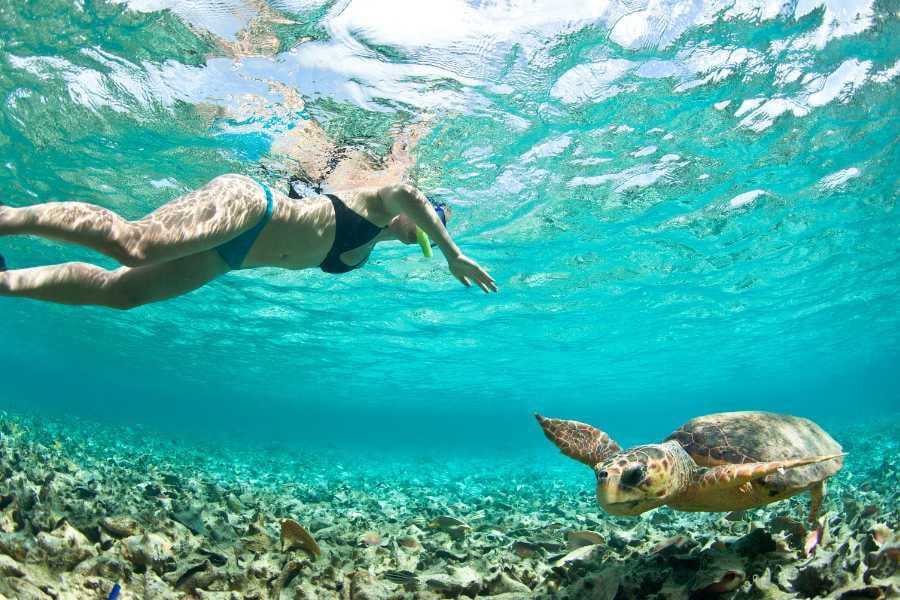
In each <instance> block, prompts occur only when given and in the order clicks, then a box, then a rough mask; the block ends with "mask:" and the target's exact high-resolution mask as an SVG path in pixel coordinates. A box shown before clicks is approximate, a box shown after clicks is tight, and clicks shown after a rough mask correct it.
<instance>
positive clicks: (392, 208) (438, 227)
mask: <svg viewBox="0 0 900 600" xmlns="http://www.w3.org/2000/svg"><path fill="white" fill-rule="evenodd" d="M378 197H379V198H380V199H381V202H382V207H383V208H384V210H385V212H387V213H388V214H390V215H392V216H396V215H406V216H407V217H409V218H410V219H411V220H412V221H413V222H414V223H415V224H416V225H417V226H418V227H419V228H420V229H422V231H424V232H425V233H427V234H428V237H430V238H431V239H432V240H434V241H435V243H437V245H438V247H439V248H440V249H441V252H442V253H443V254H444V257H445V258H446V259H447V266H448V267H449V269H450V272H451V273H453V276H454V277H456V278H457V279H458V280H459V281H460V283H462V284H463V285H465V286H466V287H469V286H470V285H472V283H473V282H474V283H475V284H477V285H478V287H480V288H481V289H482V290H484V291H485V292H496V291H497V283H496V282H495V281H494V279H493V278H492V277H491V276H490V275H489V274H488V272H487V271H485V270H484V269H483V268H482V267H481V265H479V264H478V263H477V262H475V261H474V260H472V259H471V258H469V257H467V256H465V255H464V254H463V253H462V251H461V250H460V249H459V246H457V245H456V243H455V242H454V241H453V238H451V237H450V233H449V232H448V231H447V228H446V227H444V224H443V223H441V221H440V219H439V218H438V216H437V213H436V212H435V211H434V208H432V206H431V203H430V202H429V201H428V199H427V198H426V197H425V194H423V193H422V192H420V191H419V190H418V189H416V188H415V187H413V186H411V185H407V184H400V185H392V186H387V187H383V188H381V189H380V190H379V191H378Z"/></svg>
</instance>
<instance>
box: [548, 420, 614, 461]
mask: <svg viewBox="0 0 900 600" xmlns="http://www.w3.org/2000/svg"><path fill="white" fill-rule="evenodd" d="M534 416H535V418H537V420H538V423H540V425H541V428H542V429H543V430H544V435H546V436H547V439H549V440H550V441H551V442H553V443H554V444H556V446H557V448H559V451H560V452H562V453H563V454H565V455H566V456H568V457H570V458H574V459H575V460H577V461H579V462H582V463H584V464H586V465H587V466H589V467H591V468H592V469H593V468H594V465H596V464H597V463H599V462H602V461H603V460H605V459H606V458H608V457H609V456H611V455H613V454H615V453H616V452H619V451H620V450H621V449H622V448H621V447H620V446H619V444H617V443H616V442H614V441H613V440H611V439H610V437H609V435H607V434H606V433H605V432H603V431H600V430H599V429H597V428H596V427H591V426H590V425H587V424H586V423H579V422H578V421H564V420H562V419H548V418H546V417H542V416H541V415H539V414H537V413H535V415H534Z"/></svg>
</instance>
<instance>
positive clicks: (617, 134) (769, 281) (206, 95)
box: [0, 0, 900, 445]
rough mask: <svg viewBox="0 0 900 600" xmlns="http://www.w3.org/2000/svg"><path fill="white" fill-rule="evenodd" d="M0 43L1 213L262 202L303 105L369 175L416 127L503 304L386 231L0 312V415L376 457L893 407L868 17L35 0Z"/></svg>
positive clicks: (892, 246) (893, 274) (882, 40)
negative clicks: (80, 418) (436, 436)
mask: <svg viewBox="0 0 900 600" xmlns="http://www.w3.org/2000/svg"><path fill="white" fill-rule="evenodd" d="M38 19H40V20H41V22H42V23H45V24H46V25H45V26H41V27H33V26H31V24H32V23H33V22H34V21H35V20H38ZM0 24H2V27H3V29H4V30H5V31H8V32H10V33H9V35H4V38H5V41H3V42H0V81H2V82H3V86H2V89H3V94H4V97H3V102H4V104H3V107H2V110H0V164H2V165H3V168H2V169H0V185H2V186H3V188H4V190H5V192H6V193H5V201H7V202H8V203H9V204H11V205H13V206H20V205H25V204H29V203H34V202H42V201H49V200H63V199H79V200H86V201H90V202H95V203H98V204H101V205H103V206H107V207H109V208H113V209H116V210H118V211H119V212H121V214H123V215H124V216H126V217H130V218H136V217H139V216H142V215H143V214H145V213H146V212H149V211H150V210H152V209H153V208H155V207H157V206H159V205H160V204H162V203H164V202H165V201H167V200H169V199H171V198H174V197H175V196H177V195H179V194H182V193H185V192H186V191H188V190H191V189H195V188H196V187H198V186H199V185H201V184H203V183H204V182H206V181H208V180H209V179H210V178H212V177H213V176H215V175H217V174H221V173H225V172H235V171H236V172H242V173H247V174H253V175H256V176H262V177H265V178H266V179H267V180H268V181H269V182H270V183H271V184H272V185H274V186H277V187H279V188H283V186H284V185H285V181H286V179H287V176H288V175H290V174H291V173H292V172H293V170H294V168H295V163H294V161H293V160H292V159H290V158H289V157H287V156H285V154H284V152H282V150H283V149H284V140H285V139H287V138H285V135H286V134H288V133H289V132H290V131H291V130H292V129H293V128H294V127H295V126H297V125H298V124H299V123H303V122H306V121H308V120H310V119H314V120H315V121H316V122H318V123H320V124H321V125H322V127H323V128H324V130H325V131H326V132H327V133H328V134H329V135H330V136H331V137H333V138H334V139H337V140H341V142H342V143H344V144H347V145H349V146H352V147H355V148H359V149H362V150H363V151H364V152H366V153H367V154H368V155H370V156H373V157H377V156H380V155H383V154H384V152H385V151H386V149H387V148H388V147H389V146H390V136H391V135H392V133H395V132H397V131H399V130H401V129H402V128H403V127H404V126H407V125H409V124H410V123H413V122H424V123H427V126H428V133H427V134H426V136H425V138H424V140H423V141H422V143H421V144H420V146H419V147H418V149H417V164H416V167H415V169H414V171H413V173H412V176H413V177H414V179H415V181H417V183H418V185H419V186H420V187H421V188H422V189H424V190H425V191H426V192H428V193H433V194H436V195H438V196H440V197H441V198H443V199H445V200H446V201H448V202H449V203H450V204H451V205H452V206H453V207H454V209H455V219H454V222H453V224H452V225H453V227H452V233H453V234H454V236H455V237H456V238H457V239H458V241H459V243H460V245H461V246H462V247H463V249H464V250H465V251H466V252H467V253H470V254H471V255H472V256H473V257H476V258H477V259H478V260H479V261H480V262H482V263H483V264H485V265H486V266H488V267H489V268H490V269H491V270H492V273H493V274H494V275H495V276H496V278H497V280H498V283H499V284H500V287H501V293H500V294H498V295H496V296H493V297H483V296H481V295H479V294H476V293H473V292H471V291H467V290H464V289H463V288H461V287H459V286H458V284H457V283H456V282H455V281H454V280H453V279H452V277H450V275H449V274H448V273H447V272H446V269H445V268H443V262H442V261H441V260H440V259H435V260H432V261H430V262H429V261H426V260H424V259H423V258H422V257H421V256H419V255H417V254H416V252H414V251H413V250H412V249H410V248H408V247H400V246H399V245H398V246H397V247H385V248H384V249H382V248H379V249H378V252H377V253H376V255H375V256H373V260H372V261H370V263H369V265H368V266H367V268H366V269H365V270H363V271H358V272H355V273H353V274H350V275H346V276H343V277H329V276H326V275H324V274H322V273H320V272H318V271H315V272H313V271H308V272H286V271H282V272H279V271H276V270H271V269H261V270H254V271H243V272H240V273H232V274H230V275H228V276H226V277H224V278H222V279H221V280H219V281H217V282H215V283H214V284H212V285H210V286H209V287H207V288H205V289H203V290H200V291H198V292H195V293H193V294H191V295H190V296H187V297H184V298H180V299H177V300H174V301H170V302H167V303H164V304H159V305H152V306H147V307H144V308H141V309H139V310H136V311H133V312H128V313H115V312H111V311H108V310H104V309H84V308H81V309H76V308H71V307H60V306H51V305H42V304H37V303H32V302H25V301H12V300H8V299H5V300H4V301H3V314H4V321H5V323H4V332H5V333H4V337H5V339H7V340H10V342H8V343H6V344H4V353H3V354H4V357H3V361H4V364H5V365H6V368H5V369H4V371H6V372H7V373H9V374H8V375H5V382H6V384H7V385H6V390H7V393H8V395H9V398H10V399H9V401H10V402H13V403H18V404H19V405H22V404H30V405H32V406H46V407H47V408H56V409H64V410H65V411H72V412H79V413H80V412H83V413H84V414H87V415H95V416H98V417H101V418H107V419H110V420H125V421H133V420H138V421H142V422H150V423H154V424H156V425H157V426H160V427H166V428H173V429H178V430H189V431H193V432H195V433H201V434H202V433H203V432H204V430H206V431H207V432H208V433H213V432H215V431H223V430H228V431H232V430H240V432H241V433H244V434H246V435H248V436H250V437H260V436H261V437H263V438H265V439H268V438H270V437H282V438H284V439H290V440H296V439H298V437H300V438H303V440H306V441H307V442H308V441H309V440H311V439H319V438H321V439H322V440H323V441H327V442H336V443H345V442H347V441H348V438H352V439H354V440H355V441H361V442H362V443H369V442H370V440H375V441H377V442H378V443H383V444H387V445H390V444H392V443H396V444H401V445H402V444H404V443H406V442H409V443H412V444H413V445H415V444H417V443H421V442H422V441H423V440H428V439H430V436H431V434H432V433H433V432H435V431H438V432H441V434H442V435H441V436H440V437H442V439H443V440H444V441H445V442H446V443H448V444H451V445H452V444H453V440H454V439H456V438H457V436H460V435H462V432H464V431H465V432H470V431H474V432H478V435H477V436H476V437H474V438H468V437H467V439H474V440H481V441H482V442H484V443H490V442H491V441H492V440H493V441H497V440H498V439H500V438H503V439H507V438H508V439H509V440H513V441H514V442H515V443H519V442H520V441H523V440H528V441H529V442H530V443H533V444H539V443H542V440H541V439H540V438H539V437H538V438H536V439H535V436H534V433H535V432H534V430H533V423H531V422H530V412H531V411H533V410H535V409H540V410H542V411H545V412H546V411H549V410H551V409H552V410H553V411H555V412H558V413H563V414H564V415H573V416H579V417H583V418H585V419H586V420H588V417H596V418H597V419H601V418H602V419H606V421H608V422H610V423H612V424H614V425H615V427H616V428H617V429H618V430H620V431H624V433H623V436H634V437H637V438H640V437H643V435H644V433H643V432H645V431H646V430H647V429H648V428H650V429H652V430H653V431H654V432H658V433H660V434H662V433H664V432H666V431H668V430H670V429H671V427H672V426H673V425H675V424H677V423H679V422H682V421H683V420H684V419H685V418H687V417H690V416H693V415H695V414H697V413H698V412H701V411H705V410H728V409H737V408H761V409H784V410H790V411H794V412H799V413H803V414H807V415H810V416H813V417H816V418H817V419H820V420H822V421H824V422H827V421H829V419H831V420H840V419H843V418H844V417H846V416H850V415H852V416H871V415H877V414H880V413H884V412H885V411H888V412H895V411H896V409H897V406H898V396H897V393H896V384H897V383H898V380H897V375H896V369H895V368H894V365H895V364H896V362H897V359H898V354H897V351H898V347H900V339H898V336H900V327H898V309H897V307H898V305H900V304H898V287H897V282H898V280H900V261H898V239H897V227H898V225H900V221H898V216H897V210H896V203H897V190H898V186H897V182H898V180H897V173H898V172H900V160H898V149H897V139H898V132H900V128H898V106H900V102H898V100H900V98H898V93H897V90H898V86H897V77H898V74H900V44H898V40H900V24H898V13H897V12H896V7H895V6H893V5H892V4H891V3H890V2H875V1H871V0H848V1H837V0H809V1H801V2H794V3H788V4H785V3H782V2H771V1H753V0H746V1H745V0H741V1H738V2H716V1H711V2H694V1H683V0H681V1H672V0H653V1H649V2H643V1H642V2H631V1H629V2H580V3H574V4H572V3H568V4H561V3H559V2H553V1H549V0H548V1H540V0H532V1H523V2H518V1H516V2H462V1H450V0H447V1H444V2H427V3H422V2H413V1H401V0H397V1H394V2H367V1H362V0H350V1H344V2H318V1H312V0H310V1H288V0H285V1H276V0H271V1H269V2H246V3H245V2H241V1H238V0H234V1H227V2H225V1H205V2H201V1H193V2H170V1H168V0H132V1H127V2H125V1H123V2H117V3H99V4H96V3H95V4H94V5H93V8H92V9H91V10H84V9H83V7H82V6H81V4H80V3H70V2H56V1H51V2H42V3H39V4H38V3H12V4H10V5H7V6H6V7H5V8H4V9H2V11H0ZM0 249H2V252H3V254H4V255H5V256H6V257H7V259H8V261H9V262H10V264H11V266H13V267H15V266H34V265H39V264H48V263H54V262H61V261H64V260H90V261H94V262H98V263H99V264H103V265H105V266H112V265H111V263H110V262H109V261H108V260H106V259H103V258H99V257H97V256H95V255H93V254H91V253H89V252H87V251H84V250H81V249H78V248H74V247H63V246H61V245H59V244H55V243H51V242H47V241H43V240H39V239H32V238H4V239H3V240H2V248H0ZM63 384H64V385H63ZM61 386H62V387H61ZM635 406H643V407H645V409H646V411H645V412H642V415H643V416H644V417H645V418H644V419H643V420H642V422H635V420H634V414H633V409H634V407H635ZM501 420H502V421H501ZM334 422H340V423H341V427H343V428H344V429H340V428H339V430H335V429H334V428H333V427H332V425H331V424H332V423H334ZM498 422H504V423H508V424H509V425H508V430H506V431H497V426H496V423H498ZM236 424H237V425H236ZM348 432H352V434H350V433H348ZM472 443H476V444H477V442H472Z"/></svg>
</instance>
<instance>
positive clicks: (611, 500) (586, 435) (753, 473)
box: [535, 412, 844, 523]
mask: <svg viewBox="0 0 900 600" xmlns="http://www.w3.org/2000/svg"><path fill="white" fill-rule="evenodd" d="M535 417H537V420H538V422H539V423H540V425H541V427H542V428H543V430H544V433H545V434H546V436H547V437H548V438H549V439H550V441H551V442H553V443H554V444H556V445H557V446H558V447H559V449H560V451H561V452H562V453H563V454H565V455H566V456H569V457H571V458H574V459H575V460H577V461H580V462H583V463H584V464H586V465H588V466H589V467H591V468H592V469H593V470H594V473H595V474H596V476H597V500H598V501H599V502H600V504H601V505H602V506H603V508H604V510H606V512H608V513H610V514H613V515H639V514H641V513H643V512H645V511H648V510H650V509H653V508H656V507H658V506H662V505H663V504H665V505H668V506H671V507H672V508H674V509H675V510H684V511H709V512H720V511H721V512H725V511H740V510H744V509H748V508H756V507H758V506H763V505H765V504H769V503H771V502H777V501H778V500H783V499H785V498H789V497H791V496H794V495H795V494H799V493H801V492H803V491H805V490H809V491H810V495H811V496H812V509H811V511H810V517H809V519H810V522H812V523H814V522H815V521H816V515H817V513H818V511H819V507H820V506H821V503H822V498H823V496H824V494H825V480H826V479H828V478H829V477H831V476H832V475H834V474H835V473H837V472H838V471H839V470H840V468H841V466H842V465H843V456H844V454H843V453H842V450H841V446H840V445H839V444H838V443H837V442H836V441H834V439H832V437H831V436H830V435H828V434H827V433H825V431H823V430H822V428H821V427H819V426H818V425H816V424H815V423H813V422H812V421H810V420H808V419H804V418H801V417H793V416H789V415H779V414H773V413H767V412H729V413H718V414H712V415H706V416H703V417H697V418H695V419H691V420H690V421H688V422H687V423H685V424H684V425H682V426H681V427H680V428H679V429H678V430H677V431H675V432H674V433H673V434H672V435H670V436H669V437H667V438H666V439H665V440H663V441H662V442H661V443H659V444H649V445H645V446H635V447H633V448H628V449H626V450H622V448H621V447H620V446H619V445H618V444H617V443H616V442H614V441H613V440H612V439H610V437H609V435H607V434H606V433H604V432H602V431H600V430H599V429H595V428H594V427H591V426H590V425H586V424H584V423H579V422H577V421H563V420H560V419H548V418H545V417H542V416H541V415H538V414H536V415H535Z"/></svg>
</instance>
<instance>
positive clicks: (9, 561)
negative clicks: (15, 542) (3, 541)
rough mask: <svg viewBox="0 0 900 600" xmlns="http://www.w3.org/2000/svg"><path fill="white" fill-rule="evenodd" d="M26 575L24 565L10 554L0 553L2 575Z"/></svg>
mask: <svg viewBox="0 0 900 600" xmlns="http://www.w3.org/2000/svg"><path fill="white" fill-rule="evenodd" d="M25 575H26V573H25V570H24V565H21V564H19V563H18V562H16V560H15V559H14V558H12V557H10V556H6V555H5V554H0V576H2V577H24V576H25Z"/></svg>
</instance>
